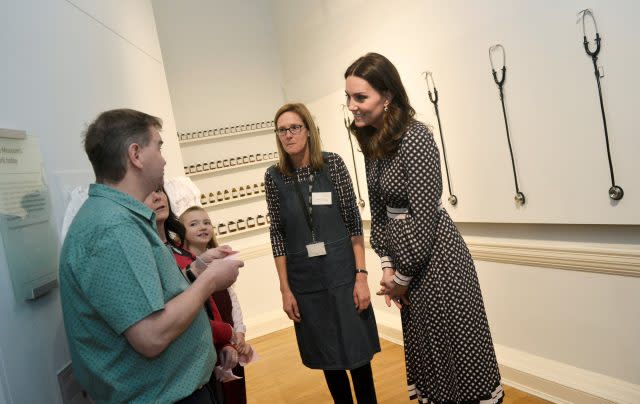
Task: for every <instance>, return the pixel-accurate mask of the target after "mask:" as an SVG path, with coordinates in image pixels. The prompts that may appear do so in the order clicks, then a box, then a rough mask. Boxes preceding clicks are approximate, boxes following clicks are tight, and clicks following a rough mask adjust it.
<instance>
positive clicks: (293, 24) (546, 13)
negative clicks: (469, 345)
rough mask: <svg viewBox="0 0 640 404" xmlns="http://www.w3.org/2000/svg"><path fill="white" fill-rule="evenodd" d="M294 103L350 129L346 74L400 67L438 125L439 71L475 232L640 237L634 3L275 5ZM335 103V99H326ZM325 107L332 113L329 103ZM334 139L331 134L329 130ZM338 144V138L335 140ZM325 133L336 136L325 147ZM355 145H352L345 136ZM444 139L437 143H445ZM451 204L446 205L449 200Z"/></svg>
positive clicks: (463, 207) (419, 105)
mask: <svg viewBox="0 0 640 404" xmlns="http://www.w3.org/2000/svg"><path fill="white" fill-rule="evenodd" d="M273 3H274V16H275V19H276V24H275V26H276V28H277V30H278V32H277V33H278V44H279V45H280V49H281V54H282V60H283V61H285V62H283V71H284V89H285V93H286V95H287V97H289V98H292V99H301V100H304V101H306V102H308V103H313V104H314V105H315V107H316V108H317V109H320V108H323V107H324V108H329V107H330V108H332V109H333V110H334V111H335V112H334V113H333V116H332V120H333V121H335V122H337V124H335V125H334V126H336V127H337V128H339V127H340V122H341V115H340V114H339V111H338V110H337V106H338V104H340V103H341V102H344V97H343V90H344V83H343V81H344V80H343V78H342V75H343V73H344V70H345V69H346V67H347V66H348V65H349V64H350V63H351V62H352V61H353V60H355V59H356V58H357V57H359V56H361V55H363V54H365V53H366V52H369V51H376V52H380V53H382V54H384V55H385V56H387V57H388V58H389V59H390V60H391V61H392V62H394V64H395V65H396V67H397V68H398V70H399V71H400V74H401V76H402V78H403V82H404V84H405V86H406V88H407V90H408V93H409V97H410V99H411V100H412V104H413V106H414V108H416V110H417V112H418V118H419V119H421V120H425V121H427V122H430V123H432V124H433V125H434V126H435V127H436V131H437V122H436V119H435V114H434V112H433V106H432V104H431V103H430V102H429V100H428V98H427V93H426V90H427V88H426V84H425V81H424V78H423V77H422V76H421V73H422V72H423V71H425V70H430V71H432V72H433V73H434V78H435V82H436V85H437V88H438V90H439V94H440V102H439V106H440V111H441V118H442V123H443V132H444V135H445V143H446V146H447V154H448V160H449V164H450V171H451V176H452V186H453V190H454V192H455V193H456V194H457V196H458V199H459V204H458V206H456V207H455V208H452V209H450V212H451V214H452V216H453V217H454V218H455V219H456V220H459V221H465V222H511V223H588V224H594V223H598V224H607V223H610V224H629V223H633V224H640V214H639V212H638V210H637V209H636V208H635V207H636V206H637V205H638V202H640V201H639V200H638V195H639V194H638V192H637V190H638V189H639V188H640V178H638V176H636V175H635V172H637V161H636V159H635V157H634V153H635V151H636V150H638V148H639V147H640V140H639V139H638V137H637V136H635V135H634V132H635V128H636V127H637V122H636V121H635V114H634V111H633V107H632V105H634V103H635V98H634V96H635V94H637V92H638V91H640V78H638V77H637V75H636V74H635V71H636V70H637V69H638V68H639V67H640V57H639V56H638V55H637V54H636V52H634V51H632V49H635V47H636V44H637V43H638V40H639V39H640V33H639V32H638V31H637V30H636V29H634V27H635V25H634V23H633V18H632V17H631V16H632V15H636V14H637V13H638V12H639V11H640V8H639V4H638V3H637V2H633V1H619V2H616V3H615V4H613V3H611V2H605V1H592V2H584V1H577V0H575V1H565V2H561V3H558V2H553V1H550V0H545V1H536V2H533V1H529V2H510V1H503V0H491V1H489V0H486V1H476V2H466V1H453V2H451V1H449V2H435V1H409V0H405V1H399V2H395V3H394V5H393V7H390V6H389V4H388V3H387V2H382V1H375V0H374V1H368V2H363V1H349V2H339V1H313V2H292V1H286V0H282V1H280V0H274V2H273ZM585 7H592V8H593V9H594V13H595V16H596V18H597V21H598V27H599V29H600V31H601V34H602V37H603V40H602V51H601V55H600V59H599V62H600V64H601V65H602V66H603V67H604V71H605V73H606V75H605V77H604V78H603V79H602V87H603V96H604V99H605V109H606V112H607V121H608V125H609V135H610V141H611V148H612V156H613V162H614V167H615V171H616V181H617V183H619V184H620V185H621V186H622V187H623V188H624V189H625V190H626V191H627V192H626V194H625V196H624V198H623V200H621V201H620V202H618V203H612V202H611V201H610V200H609V198H608V196H607V190H608V188H609V186H610V182H609V172H608V165H607V159H606V153H605V147H604V134H603V130H602V120H601V116H600V107H599V103H598V96H597V91H596V83H595V79H594V76H593V67H592V65H591V59H590V58H589V57H587V55H586V54H585V52H584V50H583V46H582V32H581V31H582V30H581V26H580V25H576V24H575V21H576V13H577V11H579V10H581V9H583V8H585ZM495 43H502V44H503V45H504V47H505V49H506V56H507V57H506V61H507V69H508V70H507V80H506V84H505V86H506V87H505V94H506V95H505V97H506V107H507V114H508V119H509V125H510V131H511V137H512V143H513V147H514V155H515V160H516V166H517V170H518V178H519V182H520V187H521V189H522V190H523V192H524V193H525V195H526V196H527V204H526V205H525V206H523V207H517V206H516V205H515V204H514V201H513V195H514V185H513V178H512V177H513V176H512V174H511V163H510V159H509V153H508V148H507V143H506V135H505V129H504V123H503V118H502V111H501V107H500V101H499V97H498V88H497V86H496V85H495V83H494V82H493V78H492V76H491V68H490V63H489V58H488V48H489V46H490V45H493V44H495ZM329 95H332V97H331V99H325V98H327V97H328V96H329ZM321 99H324V101H321V102H319V100H321ZM321 123H322V126H323V127H325V128H326V127H328V126H331V125H332V124H331V123H327V122H321ZM325 133H326V131H325ZM325 133H323V136H324V134H325ZM340 134H342V132H340ZM436 136H438V135H437V132H436ZM445 204H446V198H445Z"/></svg>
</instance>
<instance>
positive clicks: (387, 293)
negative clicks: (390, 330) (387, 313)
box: [376, 268, 410, 309]
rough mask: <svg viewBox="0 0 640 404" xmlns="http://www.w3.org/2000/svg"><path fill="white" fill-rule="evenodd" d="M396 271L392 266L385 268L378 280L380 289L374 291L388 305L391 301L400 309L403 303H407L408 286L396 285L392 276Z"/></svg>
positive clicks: (389, 305)
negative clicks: (382, 297)
mask: <svg viewBox="0 0 640 404" xmlns="http://www.w3.org/2000/svg"><path fill="white" fill-rule="evenodd" d="M395 273H396V271H395V269H393V268H385V269H384V271H383V274H382V279H381V280H380V286H381V288H380V290H379V291H378V292H377V293H376V294H377V295H378V296H384V300H385V302H386V303H387V306H388V307H391V301H393V303H394V304H395V305H396V307H397V308H399V309H401V308H402V307H403V306H405V305H407V306H408V305H409V304H410V302H409V298H408V297H407V290H408V286H401V285H398V284H397V283H396V282H395V281H394V280H393V276H394V275H395Z"/></svg>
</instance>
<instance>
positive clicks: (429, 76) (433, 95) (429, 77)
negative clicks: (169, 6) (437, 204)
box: [423, 72, 458, 206]
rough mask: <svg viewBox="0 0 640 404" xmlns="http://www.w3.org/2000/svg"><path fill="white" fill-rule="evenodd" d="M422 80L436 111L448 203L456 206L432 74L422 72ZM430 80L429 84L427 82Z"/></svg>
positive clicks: (456, 199) (456, 198)
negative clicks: (425, 83) (424, 81)
mask: <svg viewBox="0 0 640 404" xmlns="http://www.w3.org/2000/svg"><path fill="white" fill-rule="evenodd" d="M423 74H424V79H425V80H426V82H427V94H428V95H429V101H431V103H432V104H433V107H434V108H435V111H436V118H437V119H438V130H439V131H440V144H441V145H442V158H443V160H444V168H445V171H446V173H447V186H448V187H449V198H448V200H449V203H450V204H451V205H453V206H456V204H457V203H458V197H457V196H455V195H454V194H453V192H452V191H451V179H450V178H451V177H450V175H449V164H448V162H447V151H446V150H445V147H444V137H443V135H442V124H441V123H440V110H439V109H438V89H437V88H436V83H435V82H434V81H433V73H431V72H424V73H423ZM429 80H431V82H429ZM432 87H433V93H432V92H431V88H432Z"/></svg>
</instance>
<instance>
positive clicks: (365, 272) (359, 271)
mask: <svg viewBox="0 0 640 404" xmlns="http://www.w3.org/2000/svg"><path fill="white" fill-rule="evenodd" d="M360 273H362V274H365V275H369V272H367V270H366V269H361V268H356V275H357V274H360Z"/></svg>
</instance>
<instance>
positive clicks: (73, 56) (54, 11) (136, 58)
mask: <svg viewBox="0 0 640 404" xmlns="http://www.w3.org/2000/svg"><path fill="white" fill-rule="evenodd" d="M1 8H2V13H1V15H0V18H1V19H2V20H1V24H0V27H1V28H0V32H1V34H0V52H1V53H2V54H3V55H4V59H3V60H4V62H3V63H2V67H0V69H2V72H1V74H0V80H1V81H2V83H1V84H2V85H1V86H0V87H1V88H2V97H0V127H2V128H12V129H25V130H26V131H27V135H28V136H29V137H30V138H35V139H37V140H38V141H39V143H40V146H41V149H42V154H43V165H44V173H45V179H46V180H47V182H48V183H49V184H50V189H51V193H52V195H51V197H52V202H53V213H52V214H53V218H54V220H55V221H56V223H57V224H58V225H60V224H61V222H62V216H63V213H64V204H65V202H66V200H65V198H66V195H64V192H63V191H62V188H63V185H65V184H67V185H73V184H74V183H75V181H76V179H75V178H76V177H78V176H77V175H76V174H78V173H81V175H79V177H80V178H82V177H84V176H89V174H82V173H90V172H91V166H90V164H89V162H88V160H87V158H86V157H85V153H84V151H83V147H82V143H81V133H82V131H83V129H84V128H85V126H86V124H87V123H88V122H90V121H91V120H93V119H94V118H95V117H96V115H97V114H98V113H100V112H102V111H104V110H107V109H112V108H121V107H129V108H135V109H139V110H142V111H145V112H148V113H150V114H153V115H156V116H159V117H160V118H162V119H163V121H164V130H165V132H164V133H165V134H164V137H165V147H164V150H163V153H164V154H165V156H166V157H167V160H168V162H167V166H166V168H165V174H167V175H176V174H179V173H180V172H181V170H182V160H181V157H180V154H179V153H178V148H177V142H176V140H175V124H174V119H173V113H172V111H171V104H170V100H169V91H168V87H167V83H166V79H165V74H164V68H163V65H162V57H161V55H160V51H159V45H158V38H157V34H156V29H155V21H154V17H153V12H152V8H151V3H150V2H149V1H147V0H137V1H129V0H117V1H110V2H102V1H94V0H78V1H73V2H71V1H63V0H54V1H46V2H41V1H33V0H26V1H23V0H20V1H18V0H3V1H2V6H1ZM91 178H92V176H91ZM52 242H56V240H52ZM25 259H28V257H25ZM52 265H54V264H52ZM56 265H57V263H56ZM10 285H11V282H10V279H9V273H8V269H7V263H6V259H5V251H4V248H3V247H0V318H1V321H0V324H2V325H1V326H0V327H1V328H0V369H1V370H0V378H2V379H3V380H2V381H1V382H0V386H2V394H0V398H2V399H3V400H6V401H8V402H15V403H45V402H46V403H56V402H61V397H60V392H59V389H58V382H57V379H56V373H57V371H58V370H60V369H61V368H62V367H63V366H65V365H66V364H67V363H68V361H69V353H68V350H67V345H66V337H65V334H64V329H63V322H62V314H61V310H60V301H59V300H60V299H59V293H58V291H57V290H54V291H53V292H51V293H49V294H48V295H46V296H45V297H43V298H41V299H38V300H37V301H35V302H21V301H16V300H15V299H14V296H13V291H12V288H11V286H10ZM0 401H2V400H0Z"/></svg>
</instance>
